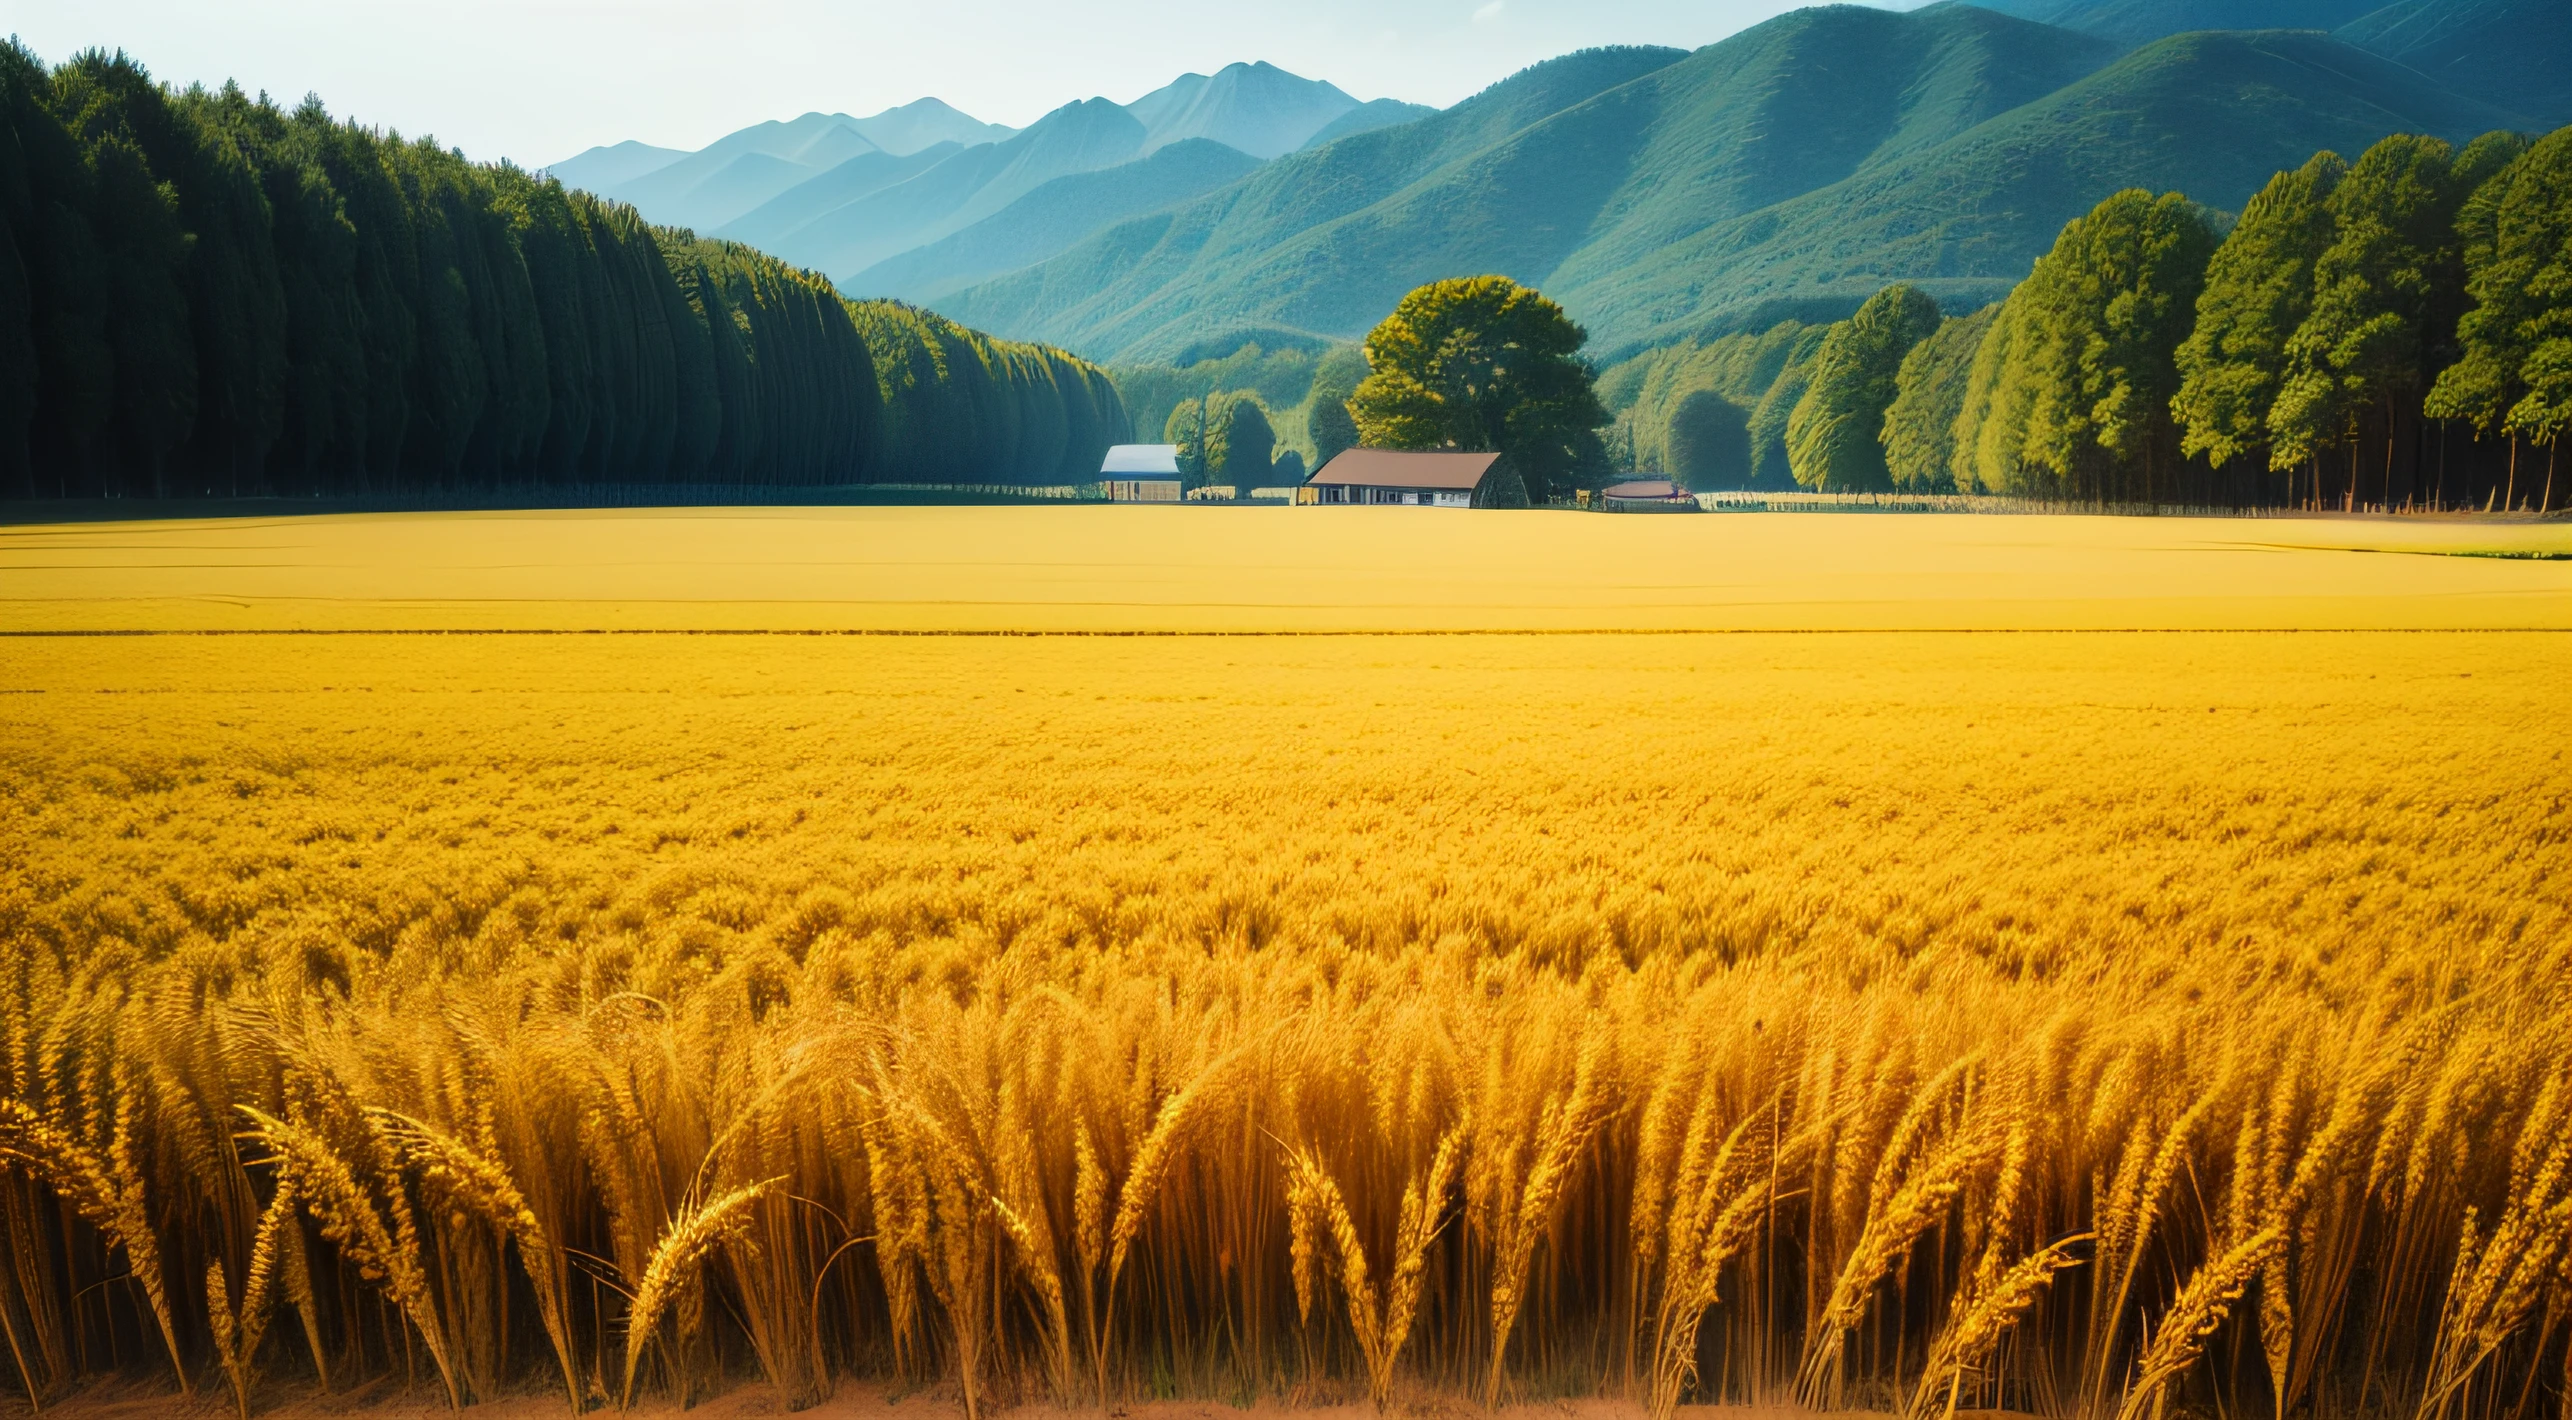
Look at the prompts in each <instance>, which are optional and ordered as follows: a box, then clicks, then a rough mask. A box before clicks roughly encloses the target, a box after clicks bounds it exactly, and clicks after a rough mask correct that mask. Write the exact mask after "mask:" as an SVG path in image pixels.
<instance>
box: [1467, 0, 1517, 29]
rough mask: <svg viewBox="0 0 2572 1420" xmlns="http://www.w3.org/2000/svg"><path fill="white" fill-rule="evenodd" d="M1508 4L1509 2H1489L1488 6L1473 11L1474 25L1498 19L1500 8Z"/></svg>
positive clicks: (1504, 0)
mask: <svg viewBox="0 0 2572 1420" xmlns="http://www.w3.org/2000/svg"><path fill="white" fill-rule="evenodd" d="M1508 4H1509V0H1491V3H1490V4H1487V5H1485V6H1483V7H1482V8H1481V9H1479V10H1476V11H1474V23H1475V24H1477V25H1484V24H1489V23H1491V22H1492V21H1494V20H1497V19H1499V18H1500V12H1501V9H1502V7H1504V6H1506V5H1508Z"/></svg>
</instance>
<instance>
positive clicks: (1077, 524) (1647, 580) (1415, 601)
mask: <svg viewBox="0 0 2572 1420" xmlns="http://www.w3.org/2000/svg"><path fill="white" fill-rule="evenodd" d="M2361 538H2362V539H2363V542H2364V544H2365V548H2364V551H2442V552H2457V551H2475V552H2484V553H2490V554H2494V555H2490V556H2479V557H2437V558H2429V557H2421V558H2383V557H2371V556H2366V555H2364V552H2363V551H2361V550H2359V549H2358V548H2357V547H2355V546H2353V544H2355V543H2358V542H2359V541H2360V540H2361ZM2558 552H2560V553H2572V525H2559V524H2499V525H2489V526H2477V527H2474V528H2472V529H2470V530H2469V531H2467V530H2460V529H2459V527H2458V526H2457V525H2455V524H2452V523H2421V524H2414V523H2400V522H2393V521H2382V522H2367V523H2353V522H2348V521H2327V520H2312V521H2301V520H2288V519H2259V520H2248V519H2179V518H2172V519H2118V518H2081V517H2025V518H1973V517H1944V518H1895V517H1885V518H1832V519H1822V518H1809V517H1797V516H1794V515H1791V514H1774V515H1771V514H1744V515H1725V516H1709V517H1702V518H1635V519H1623V518H1602V517H1591V516H1579V515H1572V514H1560V515H1533V516H1523V517H1521V516H1512V515H1505V514H1479V513H1469V514H1458V515H1455V516H1452V517H1440V516H1432V515H1428V514H1424V513H1421V512H1419V511H1417V510H1398V509H1380V510H1378V509H1349V510H1330V511H1327V512H1325V511H1319V510H1255V509H1201V508H1116V507H1085V508H831V509H812V510H780V509H667V510H642V511H631V510H616V511H594V512H536V513H509V514H491V513H459V514H374V515H349V516H327V517H316V518H310V519H275V518H265V519H245V520H240V521H237V522H227V521H207V522H185V523H140V524H84V525H65V526H54V527H27V528H14V529H0V630H154V629H169V630H217V629H243V630H260V629H334V628H336V629H422V630H426V629H456V630H466V629H548V628H550V629H591V628H595V629H673V630H680V629H720V628H779V629H816V630H831V629H846V630H1025V631H1068V630H1174V631H1217V630H1242V631H1296V630H1315V631H1322V630H1341V631H1396V630H1516V629H1526V630H1615V629H1632V630H1716V629H1779V630H1785V629H1845V628H1856V629H1909V628H1919V629H1973V628H2002V627H2008V628H2026V627H2034V628H2047V629H2084V628H2098V629H2133V628H2172V629H2209V628H2211V629H2283V628H2317V629H2318V628H2331V629H2440V628H2456V629H2471V628H2511V627H2546V628H2560V627H2566V626H2572V564H2566V563H2563V562H2557V561H2548V560H2541V558H2543V557H2547V556H2550V555H2551V554H2554V553H2558Z"/></svg>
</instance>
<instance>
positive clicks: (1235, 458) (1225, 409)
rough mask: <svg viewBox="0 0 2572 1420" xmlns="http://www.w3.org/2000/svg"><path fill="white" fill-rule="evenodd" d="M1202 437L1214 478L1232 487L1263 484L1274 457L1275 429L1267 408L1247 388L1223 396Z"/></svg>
mask: <svg viewBox="0 0 2572 1420" xmlns="http://www.w3.org/2000/svg"><path fill="white" fill-rule="evenodd" d="M1214 424H1215V427H1214V430H1213V432H1212V433H1210V434H1209V435H1208V436H1207V439H1206V467H1207V470H1208V473H1209V476H1210V477H1212V478H1213V479H1214V480H1216V481H1217V482H1222V483H1229V484H1231V485H1233V486H1234V487H1236V488H1245V489H1246V488H1262V487H1265V486H1267V483H1268V479H1269V471H1270V468H1271V466H1272V465H1273V464H1274V463H1275V462H1276V458H1277V430H1276V427H1275V426H1274V425H1272V424H1270V423H1269V420H1268V409H1267V407H1266V406H1265V405H1263V404H1261V403H1260V401H1259V396H1258V395H1256V394H1253V393H1251V392H1250V391H1248V390H1244V391H1241V392H1239V393H1236V394H1230V395H1226V396H1224V397H1223V401H1222V403H1221V404H1220V405H1219V406H1218V412H1217V414H1216V416H1215V421H1214Z"/></svg>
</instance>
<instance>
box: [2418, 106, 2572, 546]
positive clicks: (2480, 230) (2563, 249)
mask: <svg viewBox="0 0 2572 1420" xmlns="http://www.w3.org/2000/svg"><path fill="white" fill-rule="evenodd" d="M2469 152H2470V150H2469ZM2457 231H2458V234H2459V236H2460V237H2461V239H2462V241H2463V245H2464V259H2465V268H2466V292H2467V294H2468V295H2469V296H2471V297H2472V299H2473V302H2474V305H2473V309H2472V310H2470V311H2468V312H2467V313H2466V314H2465V316H2464V318H2463V320H2462V321H2461V322H2460V323H2459V327H2458V332H2457V333H2458V343H2459V344H2460V345H2461V346H2462V351H2461V358H2459V359H2458V360H2457V362H2456V363H2455V364H2454V365H2452V366H2450V367H2449V368H2448V369H2447V370H2446V371H2445V372H2443V373H2442V374H2440V375H2439V377H2438V382H2437V383H2436V385H2434V386H2433V387H2432V388H2431V389H2430V392H2429V397H2428V399H2427V401H2426V412H2427V413H2428V414H2429V415H2430V416H2431V417H2433V418H2440V419H2463V420H2467V421H2469V422H2471V423H2472V424H2473V426H2474V428H2475V430H2476V432H2478V433H2482V434H2491V433H2494V432H2501V433H2506V434H2508V435H2509V436H2510V438H2511V440H2512V444H2511V452H2512V454H2513V455H2515V454H2516V452H2517V447H2518V446H2517V442H2516V441H2517V440H2519V439H2529V440H2533V441H2535V442H2538V443H2548V444H2551V443H2557V442H2558V441H2559V440H2561V438H2562V437H2563V433H2564V430H2565V429H2566V428H2567V427H2572V128H2566V129H2559V130H2557V131H2556V132H2554V133H2553V134H2551V135H2549V136H2547V137H2546V138H2545V139H2543V140H2542V141H2540V142H2539V143H2537V144H2536V145H2535V146H2534V147H2533V148H2530V149H2528V150H2527V152H2526V153H2525V154H2524V155H2523V156H2521V157H2519V158H2517V159H2516V160H2515V161H2513V162H2511V163H2510V164H2509V165H2508V166H2507V167H2506V168H2504V169H2502V170H2501V172H2500V173H2499V174H2498V175H2496V176H2494V177H2493V178H2491V179H2490V180H2488V181H2486V182H2484V183H2483V184H2482V185H2481V186H2479V187H2478V188H2477V189H2476V190H2475V192H2474V194H2473V196H2472V197H2470V198H2469V199H2467V200H2466V202H2465V205H2464V210H2463V212H2462V214H2461V215H2460V216H2459V217H2458V219H2457ZM2550 468H2551V464H2550V463H2549V469H2550ZM2512 471H2513V478H2512V487H2511V488H2510V489H2509V490H2508V492H2509V496H2510V497H2511V499H2512V501H2513V503H2515V501H2516V494H2517V488H2516V486H2515V484H2516V479H2515V476H2514V475H2515V471H2516V470H2515V458H2513V469H2512ZM2556 492H2557V490H2556V489H2555V488H2554V486H2553V484H2552V483H2551V481H2549V482H2548V483H2547V484H2546V485H2545V487H2544V490H2543V492H2542V493H2541V494H2540V495H2539V501H2540V502H2541V504H2542V505H2543V506H2547V507H2551V506H2552V504H2553V501H2554V498H2555V495H2556Z"/></svg>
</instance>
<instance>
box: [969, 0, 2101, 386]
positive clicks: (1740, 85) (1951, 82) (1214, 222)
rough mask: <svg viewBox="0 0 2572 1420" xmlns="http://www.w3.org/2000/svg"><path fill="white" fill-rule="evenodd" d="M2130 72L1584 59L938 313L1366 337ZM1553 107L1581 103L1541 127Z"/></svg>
mask: <svg viewBox="0 0 2572 1420" xmlns="http://www.w3.org/2000/svg"><path fill="white" fill-rule="evenodd" d="M2114 53H2115V50H2114V47H2113V46H2112V45H2110V44H2108V43H2107V42H2105V41H2101V40H2098V39H2094V38H2091V37H2088V36H2082V35H2076V34H2073V33H2071V32H2069V31H2065V30H2060V29H2054V28H2049V27H2046V26H2041V25H2035V24H2030V23H2028V22H2025V21H2020V20H2014V19H2010V18H2007V17H2005V16H2001V15H1998V14H1994V13H1992V12H1989V11H1986V10H1980V9H1976V8H1972V7H1969V6H1963V5H1941V6H1936V7H1933V8H1931V9H1928V10H1924V11H1919V12H1916V13H1913V14H1907V15H1904V14H1894V13H1891V12H1887V11H1881V10H1872V9H1864V8H1859V7H1855V6H1832V7H1825V8H1820V9H1812V10H1804V11H1799V12H1796V13H1795V14H1791V15H1787V16H1784V17H1781V18H1779V19H1776V20H1772V21H1770V22H1768V23H1766V24H1763V25H1760V26H1757V27H1755V28H1753V29H1751V30H1748V31H1745V32H1744V33H1742V34H1739V35H1736V36H1734V37H1732V38H1730V39H1727V40H1725V41H1723V42H1722V43H1719V44H1715V45H1711V46H1708V47H1707V48H1705V49H1702V50H1699V51H1697V52H1696V53H1694V54H1692V55H1688V56H1686V57H1685V58H1683V59H1680V60H1679V61H1678V62H1676V63H1662V62H1655V61H1657V60H1659V59H1661V58H1662V56H1663V55H1665V54H1666V51H1644V52H1640V53H1637V52H1632V51H1622V52H1620V51H1606V52H1601V53H1600V54H1598V55H1584V56H1573V57H1572V58H1570V59H1566V60H1561V61H1556V63H1555V65H1545V66H1538V68H1537V69H1533V70H1530V71H1528V72H1527V73H1526V74H1523V75H1521V76H1518V77H1517V78H1515V79H1512V80H1511V81H1509V82H1508V83H1505V84H1502V85H1500V86H1497V87H1495V88H1494V89H1493V90H1491V91H1489V92H1488V93H1486V94H1485V95H1483V96H1481V97H1479V98H1476V99H1474V100H1471V101H1469V102H1468V103H1466V104H1462V105H1459V106H1458V107H1456V108H1455V109H1452V110H1449V111H1448V112H1446V113H1443V114H1440V115H1438V116H1437V117H1436V118H1432V119H1426V120H1423V121H1421V122H1418V123H1413V124H1407V125H1404V126H1402V127H1399V128H1394V129H1387V130H1382V131H1380V132H1377V133H1372V134H1363V135H1360V136H1358V137H1356V138H1352V139H1348V140H1344V141H1342V142H1339V143H1335V144H1332V145H1331V146H1330V147H1328V148H1325V149H1323V150H1321V151H1319V152H1316V153H1313V154H1308V155H1302V156H1301V157H1299V158H1294V159H1288V160H1285V161H1282V162H1279V163H1276V164H1272V165H1270V167H1268V168H1266V169H1263V170H1262V171H1261V172H1260V173H1258V174H1255V175H1253V176H1252V177H1251V178H1250V179H1248V180H1247V181H1246V182H1244V183H1243V184H1241V185H1239V186H1237V187H1235V188H1232V189H1227V190H1226V191H1224V192H1221V193H1217V194H1214V195H1212V196H1210V197H1208V198H1206V199H1204V200H1202V201H1201V202H1199V203H1196V204H1192V205H1190V206H1187V207H1183V208H1181V209H1179V210H1178V211H1177V212H1174V213H1171V214H1167V215H1164V216H1161V217H1157V218H1154V219H1151V220H1149V221H1146V222H1138V223H1131V224H1127V225H1125V226H1122V227H1119V228H1116V229H1113V230H1111V231H1109V232H1107V233H1104V234H1102V235H1101V236H1100V237H1098V238H1096V239H1094V240H1093V241H1091V242H1089V243H1085V244H1084V245H1083V246H1081V247H1078V248H1075V249H1074V250H1072V251H1070V252H1067V253H1065V254H1064V256H1062V257H1061V258H1058V259H1057V260H1056V261H1053V262H1049V263H1046V264H1045V265H1043V266H1040V267H1037V268H1035V269H1033V270H1031V271H1028V272H1023V273H1020V274H1019V275H1017V276H1013V277H1009V278H1004V279H1002V280H1000V281H996V282H992V283H989V284H987V285H985V286H981V287H976V288H973V289H971V290H968V291H965V292H961V293H959V294H958V295H957V296H955V297H953V298H951V299H949V300H948V301H945V302H942V303H941V308H942V309H945V310H947V311H949V312H950V313H951V314H954V315H956V316H957V318H958V319H966V320H973V321H983V322H995V323H997V324H999V325H1001V326H1002V327H1003V328H1006V329H1010V330H1012V331H1015V332H1026V333H1035V332H1044V333H1045V334H1046V336H1047V337H1048V338H1051V339H1055V340H1059V341H1070V342H1074V343H1077V344H1080V345H1082V346H1083V347H1085V348H1091V349H1097V350H1101V351H1108V352H1115V353H1116V354H1117V355H1118V356H1119V357H1120V358H1130V357H1133V356H1136V355H1146V356H1148V355H1157V354H1160V353H1163V352H1166V351H1169V350H1172V349H1175V348H1177V347H1179V346H1181V345H1185V344H1188V343H1191V342H1194V341H1198V340H1201V339H1203V338H1204V337H1205V336H1206V335H1207V333H1208V332H1210V331H1214V330H1220V329H1225V328H1229V327H1234V326H1244V327H1246V326H1253V325H1262V324H1267V325H1278V326H1285V327H1289V328H1297V329H1309V330H1317V331H1323V332H1328V333H1332V334H1337V335H1353V334H1355V333H1357V332H1358V331H1360V330H1362V329H1363V328H1364V327H1365V326H1366V324H1368V323H1369V322H1371V321H1372V320H1374V319H1375V318H1376V317H1377V316H1380V315H1381V314H1382V313H1383V312H1384V310H1386V309H1387V308H1389V306H1390V305H1391V303H1392V301H1393V300H1394V299H1395V298H1396V297H1398V296H1399V295H1400V294H1401V293H1402V292H1404V291H1406V290H1409V289H1410V288H1411V287H1413V286H1415V285H1418V284H1420V283H1421V282H1423V281H1427V280H1432V279H1435V278H1438V277H1441V276H1449V275H1455V274H1458V273H1462V272H1485V271H1489V272H1499V273H1502V274H1506V275H1511V276H1514V277H1517V278H1519V279H1521V280H1541V279H1545V278H1547V277H1548V276H1549V274H1550V273H1553V272H1555V271H1557V270H1559V269H1563V268H1565V267H1566V266H1567V265H1568V264H1571V263H1574V262H1576V261H1584V260H1586V261H1589V262H1591V263H1593V264H1603V265H1613V264H1623V263H1633V262H1638V261H1648V260H1650V259H1651V258H1652V254H1653V253H1656V252H1658V251H1661V250H1662V249H1664V248H1666V247H1668V246H1669V245H1670V244H1671V243H1673V242H1679V241H1684V240H1686V239H1688V238H1690V237H1691V236H1693V235H1694V234H1696V233H1698V232H1700V231H1702V230H1704V229H1706V228H1707V227H1709V226H1710V225H1714V224H1718V223H1721V222H1724V221H1725V220H1727V219H1730V218H1734V217H1738V216H1742V215H1744V214H1748V213H1752V212H1756V211H1758V210H1760V209H1761V208H1764V207H1768V206H1771V205H1773V204H1776V203H1778V202H1780V201H1783V200H1785V199H1788V198H1791V197H1794V196H1796V195H1798V194H1801V193H1805V192H1809V191H1812V190H1814V189H1815V188H1818V187H1822V186H1825V185H1828V184H1830V183H1833V182H1837V181H1840V180H1842V179H1844V178H1847V177H1848V176H1850V175H1852V174H1854V173H1857V172H1859V171H1862V170H1865V169H1867V168H1869V167H1870V166H1873V165H1879V164H1883V163H1886V162H1890V161H1894V160H1896V159H1898V158H1900V157H1901V156H1903V155H1905V154H1910V153H1915V152H1919V151H1923V150H1926V149H1928V148H1931V147H1934V146H1935V145H1937V144H1938V143H1940V142H1942V141H1944V140H1947V139H1949V138H1952V137H1953V136H1955V135H1957V134H1959V133H1962V132H1964V131H1966V130H1967V129H1970V128H1972V127H1973V126H1975V125H1976V124H1978V123H1981V122H1983V121H1985V120H1987V119H1989V118H1991V117H1993V116H1995V115H1997V114H2000V113H2003V112H2006V111H2008V110H2010V109H2012V108H2015V107H2018V106H2020V105H2022V104H2025V103H2028V102H2030V101H2031V100H2034V99H2037V98H2039V97H2041V96H2043V95H2045V94H2048V93H2052V92H2054V91H2056V90H2058V89H2060V88H2061V87H2063V86H2064V85H2065V84H2067V83H2069V82H2071V81H2072V80H2075V79H2077V78H2079V77H2081V76H2082V75H2084V74H2087V73H2089V72H2091V71H2093V70H2095V69H2096V68H2098V67H2099V66H2100V65H2102V64H2104V63H2106V62H2108V60H2109V59H2110V58H2112V57H2113V55H2114ZM1619 60H1622V61H1623V62H1624V65H1625V67H1627V68H1628V69H1630V70H1631V71H1632V72H1631V73H1630V74H1628V75H1626V76H1624V78H1623V82H1608V83H1596V82H1594V83H1593V84H1590V85H1582V84H1577V83H1574V84H1566V83H1563V82H1561V81H1560V80H1561V78H1563V77H1570V76H1571V75H1573V74H1582V75H1586V76H1589V77H1591V78H1592V79H1593V80H1594V81H1595V80H1611V81H1612V80H1615V79H1617V78H1618V77H1619V76H1618V75H1617V73H1616V68H1617V67H1618V66H1617V61H1619ZM1574 65H1578V66H1580V67H1579V68H1578V69H1568V70H1566V71H1565V73H1564V74H1563V75H1560V76H1558V75H1556V74H1554V73H1551V72H1549V71H1553V70H1555V69H1557V67H1558V66H1574ZM1584 88H1586V89H1587V92H1581V90H1583V89H1584ZM1565 90H1569V91H1570V92H1564V91H1565ZM1547 99H1559V100H1569V101H1568V102H1560V103H1558V104H1557V105H1556V106H1555V107H1552V108H1541V107H1539V103H1538V101H1540V100H1547ZM1676 298H1677V299H1678V300H1679V301H1680V303H1681V304H1683V305H1684V304H1686V302H1687V293H1684V292H1681V293H1676ZM1576 310H1577V307H1576ZM967 313H970V314H967ZM1585 318H1586V316H1585Z"/></svg>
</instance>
